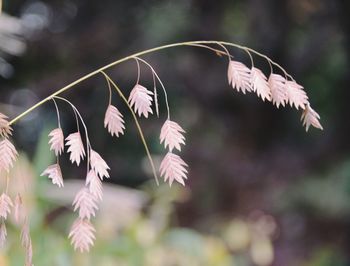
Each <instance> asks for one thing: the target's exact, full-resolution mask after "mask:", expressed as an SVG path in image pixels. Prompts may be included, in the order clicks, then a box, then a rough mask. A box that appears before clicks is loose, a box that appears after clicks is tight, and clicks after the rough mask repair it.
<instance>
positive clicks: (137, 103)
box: [128, 84, 153, 118]
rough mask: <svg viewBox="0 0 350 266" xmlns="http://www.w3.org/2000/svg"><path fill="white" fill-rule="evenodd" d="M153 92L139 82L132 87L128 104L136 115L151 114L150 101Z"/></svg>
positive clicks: (146, 115)
mask: <svg viewBox="0 0 350 266" xmlns="http://www.w3.org/2000/svg"><path fill="white" fill-rule="evenodd" d="M152 95H153V92H151V91H149V90H147V89H146V88H145V87H143V86H142V85H140V84H136V85H135V87H134V88H133V89H132V91H131V93H130V96H129V99H128V102H129V104H130V106H132V107H133V108H134V111H135V113H136V114H138V116H140V117H141V115H143V116H144V117H146V118H148V114H153V111H152V101H153V97H152Z"/></svg>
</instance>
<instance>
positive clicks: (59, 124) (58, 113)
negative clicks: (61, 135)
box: [52, 98, 61, 128]
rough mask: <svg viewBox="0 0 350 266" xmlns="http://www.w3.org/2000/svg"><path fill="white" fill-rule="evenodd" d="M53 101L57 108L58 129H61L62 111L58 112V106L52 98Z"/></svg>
mask: <svg viewBox="0 0 350 266" xmlns="http://www.w3.org/2000/svg"><path fill="white" fill-rule="evenodd" d="M52 101H53V103H54V104H55V108H56V113H57V121H58V127H59V128H61V119H60V111H59V110H58V106H57V103H56V101H55V99H54V98H52Z"/></svg>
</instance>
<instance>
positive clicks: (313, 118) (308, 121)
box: [301, 104, 323, 132]
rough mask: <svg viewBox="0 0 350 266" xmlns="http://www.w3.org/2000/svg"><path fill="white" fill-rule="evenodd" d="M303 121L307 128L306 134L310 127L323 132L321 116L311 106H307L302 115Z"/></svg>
mask: <svg viewBox="0 0 350 266" xmlns="http://www.w3.org/2000/svg"><path fill="white" fill-rule="evenodd" d="M301 120H302V121H303V126H305V129H306V132H307V131H308V130H309V128H310V126H313V127H315V128H318V129H321V130H323V127H322V125H321V123H320V121H319V120H320V115H319V114H318V113H317V112H316V111H315V110H314V109H312V108H311V106H310V104H308V105H306V107H305V109H304V111H303V114H302V115H301Z"/></svg>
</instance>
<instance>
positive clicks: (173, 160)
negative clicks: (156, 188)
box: [159, 152, 188, 186]
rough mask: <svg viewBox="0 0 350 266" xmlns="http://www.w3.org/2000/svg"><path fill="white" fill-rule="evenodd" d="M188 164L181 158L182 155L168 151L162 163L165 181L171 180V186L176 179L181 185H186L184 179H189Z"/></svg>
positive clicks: (162, 173) (161, 167)
mask: <svg viewBox="0 0 350 266" xmlns="http://www.w3.org/2000/svg"><path fill="white" fill-rule="evenodd" d="M185 167H188V165H187V164H186V163H185V162H184V161H183V160H182V159H181V158H180V156H178V155H176V154H174V153H172V152H168V153H167V154H166V155H165V157H164V159H163V161H162V162H161V164H160V168H159V170H160V174H161V176H163V177H164V181H165V182H166V181H167V180H169V184H170V186H171V185H172V183H173V181H174V180H176V181H177V182H179V183H180V184H181V185H183V186H185V182H184V179H187V170H186V168H185Z"/></svg>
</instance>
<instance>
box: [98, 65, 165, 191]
mask: <svg viewBox="0 0 350 266" xmlns="http://www.w3.org/2000/svg"><path fill="white" fill-rule="evenodd" d="M101 73H102V74H103V75H104V76H105V78H106V79H107V81H108V82H110V83H111V84H112V86H113V87H114V88H115V90H116V91H117V92H118V94H119V95H120V97H121V98H122V99H123V101H124V102H125V104H126V105H127V106H128V108H129V110H130V112H131V114H132V116H133V118H134V121H135V124H136V127H137V130H138V131H139V134H140V137H141V140H142V143H143V146H144V147H145V150H146V153H147V157H148V160H149V162H150V164H151V167H152V172H153V175H154V179H155V180H156V183H157V185H158V186H159V180H158V176H157V171H156V168H155V166H154V162H153V159H152V156H151V153H150V151H149V149H148V145H147V142H146V139H145V136H144V135H143V132H142V129H141V126H140V123H139V121H138V119H137V116H136V114H135V112H134V110H133V109H132V108H131V106H130V104H129V102H128V100H127V99H126V97H125V95H124V94H123V92H122V91H121V90H120V89H119V87H118V86H117V85H116V84H115V83H114V81H113V80H112V79H111V78H110V77H109V76H108V75H107V74H106V73H105V72H103V71H101Z"/></svg>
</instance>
